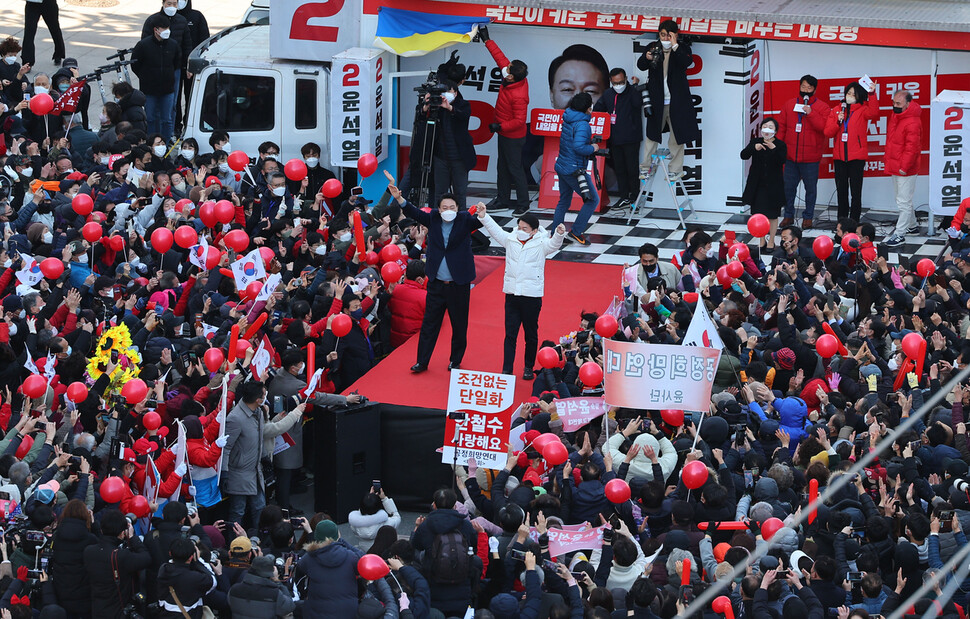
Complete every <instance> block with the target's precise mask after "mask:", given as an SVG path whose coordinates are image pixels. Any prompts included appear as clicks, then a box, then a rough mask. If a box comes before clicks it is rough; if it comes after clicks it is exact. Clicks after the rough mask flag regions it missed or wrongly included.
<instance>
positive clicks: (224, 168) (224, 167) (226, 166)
mask: <svg viewBox="0 0 970 619" xmlns="http://www.w3.org/2000/svg"><path fill="white" fill-rule="evenodd" d="M219 171H220V172H222V173H223V174H228V173H229V164H228V163H225V162H223V163H220V164H219Z"/></svg>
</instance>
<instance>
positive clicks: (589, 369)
mask: <svg viewBox="0 0 970 619" xmlns="http://www.w3.org/2000/svg"><path fill="white" fill-rule="evenodd" d="M579 380H581V381H583V384H584V385H586V386H587V387H595V386H596V385H598V384H600V383H601V382H603V368H601V367H600V366H599V364H598V363H596V362H595V361H587V362H586V363H584V364H583V365H581V366H579Z"/></svg>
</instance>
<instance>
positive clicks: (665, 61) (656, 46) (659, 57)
mask: <svg viewBox="0 0 970 619" xmlns="http://www.w3.org/2000/svg"><path fill="white" fill-rule="evenodd" d="M659 30H660V40H659V41H655V42H653V43H651V44H650V46H649V47H648V48H647V51H645V52H644V53H643V55H641V56H640V58H639V59H638V60H637V68H638V69H640V70H641V71H647V72H648V73H649V80H648V82H647V92H649V93H650V116H649V118H647V144H646V146H647V147H646V150H645V151H644V154H643V163H642V164H641V167H649V166H650V158H651V156H652V155H653V154H654V153H655V152H656V150H657V146H658V145H659V143H660V139H661V136H662V134H663V132H664V128H669V130H670V137H669V138H668V139H667V148H669V149H670V164H669V168H668V171H669V173H670V180H675V179H678V178H683V176H684V145H685V144H687V143H688V142H693V141H694V140H696V139H697V138H699V137H700V131H699V130H698V128H697V112H696V110H694V103H693V101H692V99H691V94H690V86H689V85H688V83H687V69H689V68H690V67H691V65H693V64H694V60H693V57H692V56H691V53H690V42H689V41H687V40H683V41H679V40H678V38H677V34H678V32H680V28H679V27H678V26H677V22H675V21H674V20H672V19H668V20H665V21H662V22H660V28H659Z"/></svg>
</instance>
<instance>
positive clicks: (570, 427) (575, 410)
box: [556, 397, 610, 432]
mask: <svg viewBox="0 0 970 619" xmlns="http://www.w3.org/2000/svg"><path fill="white" fill-rule="evenodd" d="M608 410H610V407H609V406H607V405H606V400H605V399H604V398H601V397H600V398H563V399H561V400H556V414H557V415H559V420H560V421H561V422H562V431H563V432H575V431H576V430H578V429H580V428H582V427H583V426H585V425H586V424H588V423H589V422H590V421H592V420H594V419H596V418H598V417H602V416H603V415H605V414H606V411H608Z"/></svg>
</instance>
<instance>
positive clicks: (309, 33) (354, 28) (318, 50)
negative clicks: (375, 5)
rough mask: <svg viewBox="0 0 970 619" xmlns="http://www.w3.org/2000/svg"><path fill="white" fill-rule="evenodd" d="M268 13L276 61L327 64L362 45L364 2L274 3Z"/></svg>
mask: <svg viewBox="0 0 970 619" xmlns="http://www.w3.org/2000/svg"><path fill="white" fill-rule="evenodd" d="M269 10H270V45H269V49H270V55H271V56H273V57H274V58H293V59H297V60H311V61H319V62H328V61H330V59H331V58H332V57H333V55H334V54H336V53H338V52H341V51H343V50H346V49H349V48H351V47H358V46H359V45H360V16H361V12H362V10H363V0H318V1H316V2H307V0H273V2H272V3H270V9H269Z"/></svg>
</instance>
